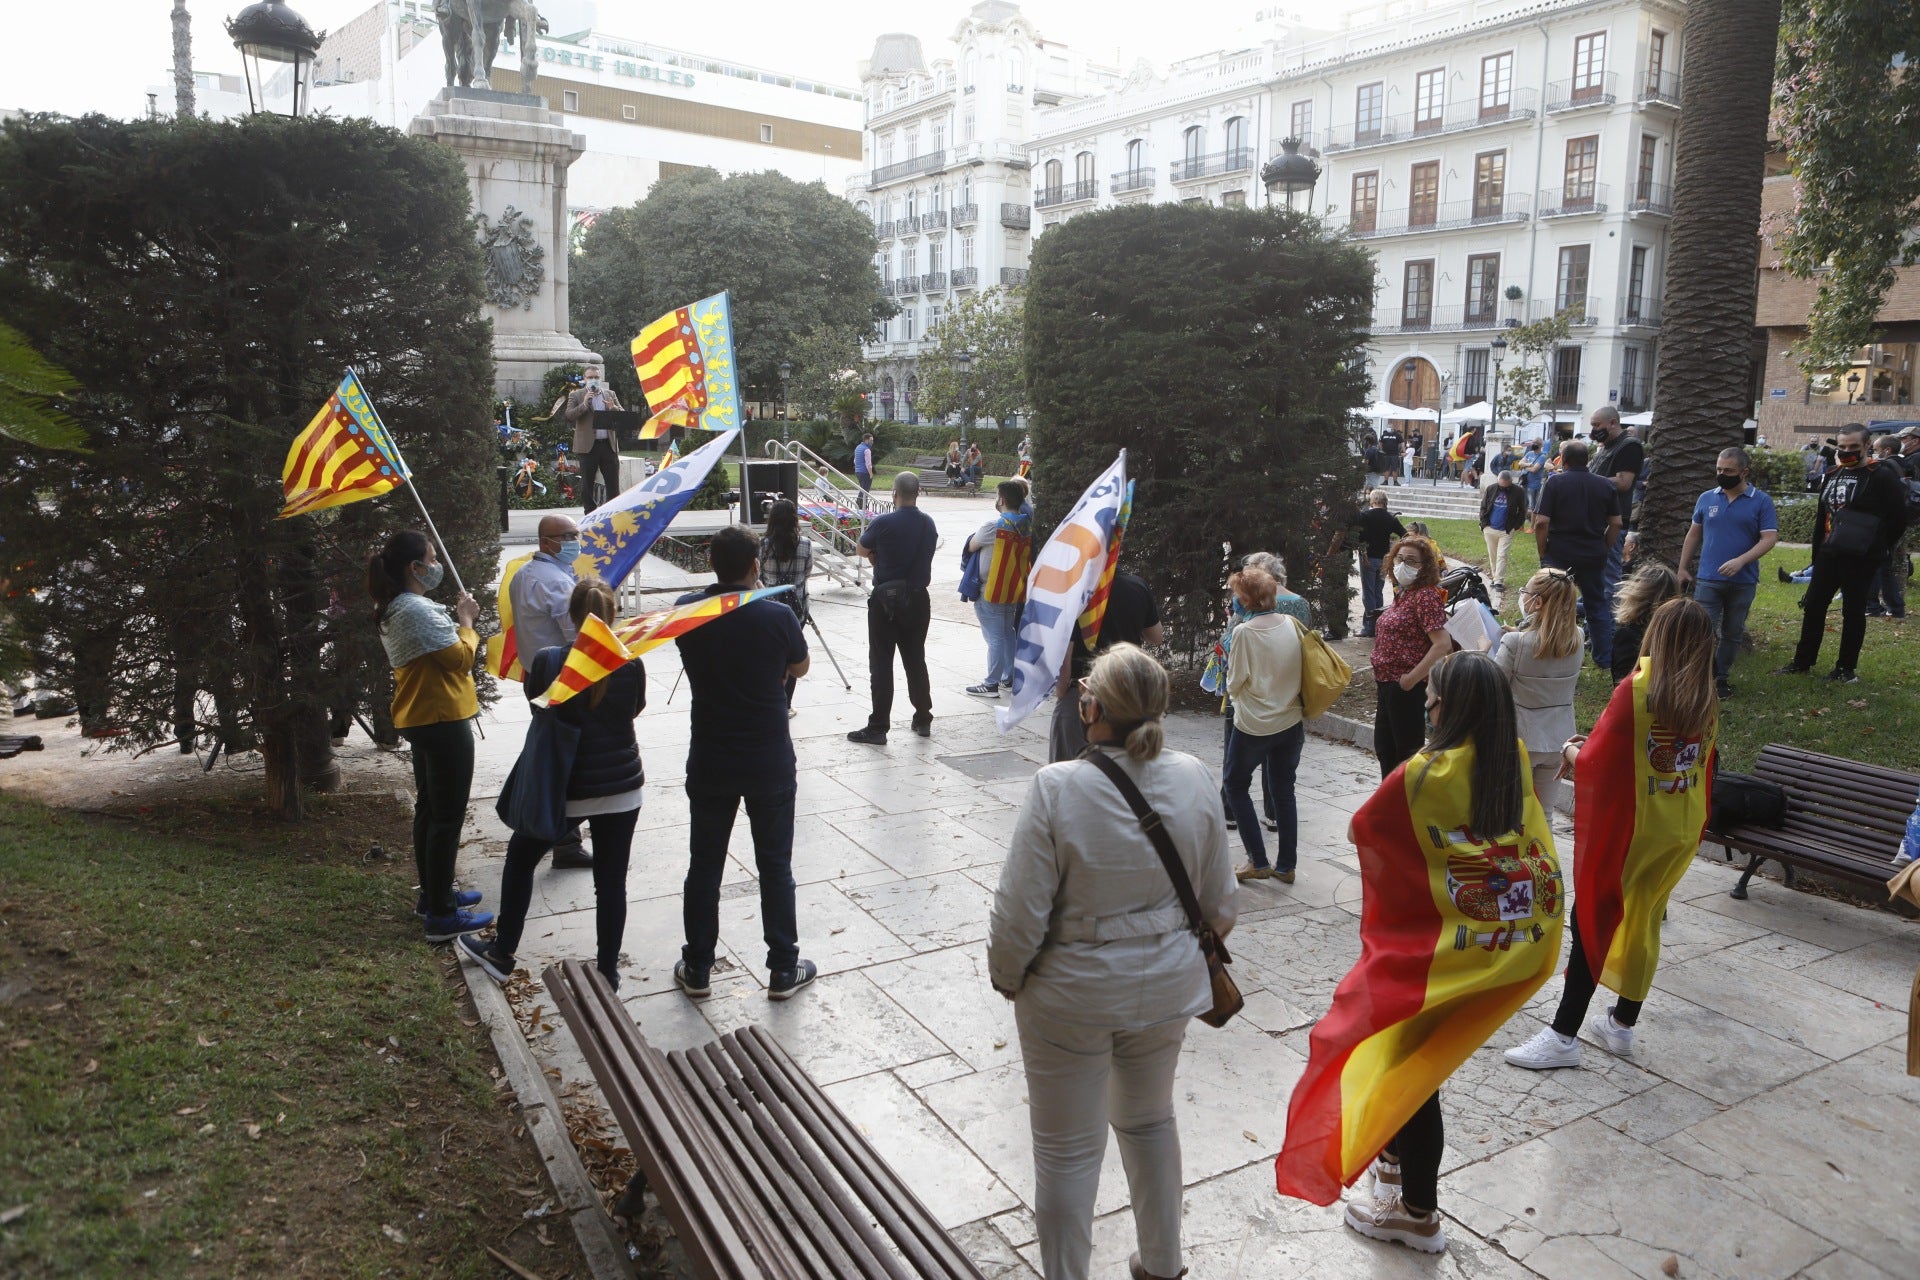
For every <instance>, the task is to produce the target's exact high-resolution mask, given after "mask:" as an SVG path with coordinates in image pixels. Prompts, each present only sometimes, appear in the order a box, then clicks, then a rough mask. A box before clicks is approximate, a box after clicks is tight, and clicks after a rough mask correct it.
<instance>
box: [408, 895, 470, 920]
mask: <svg viewBox="0 0 1920 1280" xmlns="http://www.w3.org/2000/svg"><path fill="white" fill-rule="evenodd" d="M453 905H454V906H456V907H477V906H479V905H480V891H479V890H478V889H455V890H454V891H453ZM413 914H415V915H417V916H424V915H426V914H427V895H426V894H424V893H422V894H417V895H415V897H414V899H413Z"/></svg>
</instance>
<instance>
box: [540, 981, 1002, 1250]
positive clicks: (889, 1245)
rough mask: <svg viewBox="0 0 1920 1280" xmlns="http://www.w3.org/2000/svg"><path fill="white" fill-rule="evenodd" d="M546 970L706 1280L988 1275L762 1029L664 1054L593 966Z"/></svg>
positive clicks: (644, 1171)
mask: <svg viewBox="0 0 1920 1280" xmlns="http://www.w3.org/2000/svg"><path fill="white" fill-rule="evenodd" d="M543 977H544V980H545V982H546V984H547V990H548V991H550V992H551V993H552V994H553V998H554V1001H555V1003H556V1004H557V1005H558V1006H559V1010H560V1016H561V1017H562V1018H564V1019H565V1020H566V1023H567V1026H568V1027H569V1028H570V1029H571V1030H572V1031H573V1036H574V1040H575V1041H576V1042H577V1043H578V1044H579V1046H580V1051H581V1053H582V1054H583V1055H584V1056H585V1057H586V1061H587V1068H588V1070H590V1071H592V1073H593V1078H594V1079H595V1080H596V1081H598V1082H599V1084H600V1088H601V1090H602V1092H603V1093H604V1094H605V1095H606V1099H607V1106H608V1108H609V1109H610V1110H611V1111H612V1112H613V1115H614V1119H615V1120H616V1121H617V1122H618V1123H619V1125H620V1129H621V1131H622V1132H623V1133H624V1134H625V1135H626V1138H627V1141H628V1143H629V1144H630V1145H631V1146H632V1148H633V1151H634V1155H635V1157H636V1158H637V1161H638V1163H639V1167H640V1175H639V1176H641V1177H644V1178H645V1180H646V1184H647V1186H648V1187H650V1188H651V1189H652V1191H653V1193H654V1194H655V1196H657V1197H658V1198H659V1201H660V1207H661V1209H662V1211H663V1212H664V1213H665V1214H666V1216H667V1220H668V1221H669V1222H670V1223H672V1224H673V1229H674V1231H675V1233H676V1234H677V1235H678V1236H679V1238H680V1241H681V1243H682V1245H683V1246H684V1247H685V1248H686V1251H687V1258H688V1260H689V1261H690V1262H691V1263H692V1264H693V1267H694V1269H695V1270H696V1271H697V1272H698V1273H699V1274H700V1275H702V1276H706V1277H713V1278H715V1280H843V1278H846V1280H854V1278H856V1277H857V1278H859V1280H920V1278H921V1277H927V1278H930V1280H983V1277H981V1275H980V1272H979V1270H978V1269H977V1268H976V1267H975V1266H974V1265H973V1263H972V1262H970V1261H969V1260H968V1259H967V1256H966V1254H965V1253H963V1252H962V1251H961V1249H960V1247H959V1246H958V1245H956V1244H954V1242H953V1240H952V1238H951V1237H949V1236H948V1235H947V1233H946V1232H945V1231H944V1230H943V1229H942V1228H941V1226H940V1224H939V1222H938V1220H936V1219H935V1218H934V1216H933V1215H932V1214H931V1213H929V1212H928V1211H927V1209H926V1206H924V1205H923V1204H921V1203H920V1201H919V1199H918V1198H917V1197H915V1196H914V1194H913V1192H912V1191H911V1190H909V1189H908V1187H907V1185H906V1183H904V1182H902V1181H901V1180H900V1177H899V1175H898V1174H896V1173H894V1171H893V1170H892V1169H890V1168H888V1167H887V1164H886V1162H885V1161H884V1160H882V1159H881V1158H880V1156H879V1154H878V1153H877V1152H875V1151H874V1149H873V1148H872V1147H871V1146H870V1145H868V1143H867V1141H866V1140H865V1139H864V1138H862V1137H861V1136H860V1134H859V1132H858V1131H857V1130H856V1129H855V1128H854V1127H853V1125H852V1124H851V1123H850V1122H849V1121H848V1120H847V1118H846V1116H845V1115H843V1114H842V1113H841V1112H840V1109H839V1108H838V1107H836V1106H834V1105H833V1103H832V1102H831V1101H830V1100H828V1098H827V1096H826V1094H825V1093H823V1092H821V1090H820V1086H819V1085H817V1084H815V1083H814V1082H813V1080H812V1079H810V1078H809V1077H808V1076H807V1074H806V1072H804V1071H803V1070H801V1069H800V1067H799V1065H798V1064H796V1063H795V1062H794V1060H793V1059H792V1058H791V1057H789V1056H788V1055H787V1052H786V1050H785V1049H783V1048H781V1047H780V1044H779V1042H778V1041H776V1040H775V1039H774V1038H773V1037H772V1036H771V1035H769V1034H768V1033H767V1032H766V1031H765V1030H764V1029H762V1028H760V1027H751V1026H750V1027H743V1028H741V1029H740V1030H738V1031H732V1032H729V1033H727V1034H726V1035H724V1036H722V1037H720V1039H719V1040H718V1041H716V1042H714V1043H711V1044H706V1045H702V1046H700V1047H699V1048H697V1049H677V1050H674V1051H673V1052H671V1053H666V1054H663V1053H661V1052H660V1051H659V1050H658V1049H656V1048H654V1047H653V1046H652V1045H650V1044H648V1043H647V1041H646V1038H645V1037H644V1036H642V1035H641V1034H640V1028H639V1027H638V1026H636V1025H635V1024H634V1021H633V1019H632V1017H630V1016H629V1015H628V1013H627V1011H626V1009H625V1008H624V1007H623V1006H622V1005H621V1004H620V1001H619V998H618V997H617V996H616V995H615V994H614V991H613V989H612V987H610V986H609V985H608V984H607V980H606V979H605V978H604V977H602V976H601V975H600V973H599V971H598V970H596V969H593V968H591V967H589V966H586V965H583V964H581V963H580V962H579V961H577V960H568V961H566V962H564V963H562V964H559V965H555V966H553V967H551V968H549V969H548V970H547V971H546V973H545V974H544V975H543ZM636 1180H637V1179H636ZM882 1233H884V1237H883V1234H882Z"/></svg>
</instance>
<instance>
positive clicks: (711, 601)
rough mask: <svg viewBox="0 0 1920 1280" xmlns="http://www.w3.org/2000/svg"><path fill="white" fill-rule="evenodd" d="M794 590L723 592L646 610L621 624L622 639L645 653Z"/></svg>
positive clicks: (630, 650) (629, 648)
mask: <svg viewBox="0 0 1920 1280" xmlns="http://www.w3.org/2000/svg"><path fill="white" fill-rule="evenodd" d="M791 590H793V588H792V586H779V587H759V588H756V589H754V590H752V591H722V592H718V593H716V594H714V595H710V596H702V597H701V598H700V599H698V600H690V601H688V602H687V603H686V604H683V605H676V606H674V607H673V608H671V609H658V610H655V611H654V612H653V613H643V614H641V615H640V616H639V617H637V618H635V619H633V620H632V621H631V622H626V623H622V624H621V626H620V638H621V640H622V641H623V642H625V644H626V646H627V652H628V653H633V654H641V653H645V652H647V651H648V650H649V649H657V648H659V647H660V646H661V645H663V644H665V643H666V642H667V641H669V640H674V639H677V638H679V637H680V636H683V635H685V634H687V632H689V631H692V630H693V629H694V628H696V627H702V626H705V625H706V624H707V623H709V622H712V621H713V620H714V619H715V618H720V617H724V616H726V615H727V614H729V613H732V612H733V611H734V610H735V609H738V608H739V607H740V606H741V605H743V604H752V603H753V602H754V601H755V600H765V599H767V598H768V597H770V596H777V595H779V594H780V593H781V592H783V591H791Z"/></svg>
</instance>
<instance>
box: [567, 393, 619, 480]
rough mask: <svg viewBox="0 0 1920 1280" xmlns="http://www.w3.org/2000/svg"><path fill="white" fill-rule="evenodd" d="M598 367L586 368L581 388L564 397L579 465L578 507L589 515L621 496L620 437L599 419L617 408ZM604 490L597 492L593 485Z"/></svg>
mask: <svg viewBox="0 0 1920 1280" xmlns="http://www.w3.org/2000/svg"><path fill="white" fill-rule="evenodd" d="M620 407H621V406H620V397H619V396H617V395H615V394H614V391H613V388H612V387H610V386H608V385H607V383H606V378H605V376H604V374H603V373H602V371H601V368H600V366H599V365H598V364H590V365H588V366H587V368H586V377H585V380H584V383H583V385H581V386H580V387H579V388H578V389H577V390H574V391H570V392H568V393H567V407H566V416H567V421H568V422H570V423H572V424H573V458H574V461H575V462H577V463H578V464H579V465H580V479H579V484H580V505H581V507H582V509H583V510H585V511H592V510H593V509H594V506H595V500H596V498H597V499H598V501H599V502H605V501H606V500H607V499H609V498H612V497H615V496H616V495H618V494H619V492H620V433H619V431H618V430H617V429H615V428H614V427H612V426H610V425H609V424H608V422H607V421H605V420H602V419H601V418H600V417H599V415H600V414H602V413H605V412H608V411H609V410H618V409H619V408H620ZM596 481H598V482H600V483H601V484H602V485H603V486H604V488H603V490H600V491H596V490H595V488H594V484H595V482H596Z"/></svg>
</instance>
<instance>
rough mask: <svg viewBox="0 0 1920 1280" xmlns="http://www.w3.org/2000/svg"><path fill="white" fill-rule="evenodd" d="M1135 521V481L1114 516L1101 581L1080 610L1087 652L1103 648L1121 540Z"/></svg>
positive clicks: (1081, 628)
mask: <svg viewBox="0 0 1920 1280" xmlns="http://www.w3.org/2000/svg"><path fill="white" fill-rule="evenodd" d="M1131 519H1133V481H1131V480H1129V481H1127V491H1126V493H1125V494H1124V495H1122V497H1121V499H1120V514H1119V515H1118V516H1116V517H1114V521H1113V536H1112V538H1110V539H1109V540H1108V542H1107V565H1106V567H1105V568H1104V569H1102V570H1100V581H1099V582H1098V583H1097V584H1095V586H1094V588H1093V594H1092V595H1090V596H1088V597H1087V607H1086V608H1085V609H1082V610H1081V611H1080V642H1081V643H1082V644H1084V645H1086V646H1087V648H1088V649H1097V648H1099V647H1100V627H1101V624H1102V623H1104V622H1106V620H1107V601H1108V599H1109V598H1111V597H1112V595H1113V575H1114V574H1115V573H1117V572H1119V569H1120V540H1121V539H1122V538H1124V537H1125V536H1126V533H1127V521H1129V520H1131Z"/></svg>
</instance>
